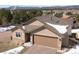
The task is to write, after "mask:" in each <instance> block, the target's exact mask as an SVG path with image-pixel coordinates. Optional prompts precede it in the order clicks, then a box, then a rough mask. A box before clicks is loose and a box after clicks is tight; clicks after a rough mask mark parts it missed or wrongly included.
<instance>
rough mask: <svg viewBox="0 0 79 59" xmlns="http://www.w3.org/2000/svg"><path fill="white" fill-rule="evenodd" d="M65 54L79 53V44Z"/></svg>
mask: <svg viewBox="0 0 79 59" xmlns="http://www.w3.org/2000/svg"><path fill="white" fill-rule="evenodd" d="M64 54H79V45H76V46H75V48H72V49H70V51H68V52H65V53H64Z"/></svg>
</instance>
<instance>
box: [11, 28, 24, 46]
mask: <svg viewBox="0 0 79 59" xmlns="http://www.w3.org/2000/svg"><path fill="white" fill-rule="evenodd" d="M16 32H20V33H21V37H16ZM12 42H13V44H15V45H22V44H23V43H24V42H25V33H24V31H23V30H21V29H17V30H15V31H14V32H13V33H12Z"/></svg>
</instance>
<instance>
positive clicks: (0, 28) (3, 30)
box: [0, 26, 15, 32]
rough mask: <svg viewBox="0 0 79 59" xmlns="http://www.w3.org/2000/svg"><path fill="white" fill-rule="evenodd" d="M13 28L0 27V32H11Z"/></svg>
mask: <svg viewBox="0 0 79 59" xmlns="http://www.w3.org/2000/svg"><path fill="white" fill-rule="evenodd" d="M13 28H15V26H8V27H0V32H5V31H7V30H11V29H13Z"/></svg>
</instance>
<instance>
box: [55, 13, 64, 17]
mask: <svg viewBox="0 0 79 59" xmlns="http://www.w3.org/2000/svg"><path fill="white" fill-rule="evenodd" d="M54 16H55V17H58V18H61V17H62V16H63V12H61V13H56V14H55V15H54Z"/></svg>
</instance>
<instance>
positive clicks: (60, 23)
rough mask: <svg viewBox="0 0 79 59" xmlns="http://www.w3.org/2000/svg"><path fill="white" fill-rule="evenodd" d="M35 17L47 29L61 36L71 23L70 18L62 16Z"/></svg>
mask: <svg viewBox="0 0 79 59" xmlns="http://www.w3.org/2000/svg"><path fill="white" fill-rule="evenodd" d="M36 19H37V20H39V21H40V22H42V23H43V24H44V25H45V27H46V28H47V29H49V30H50V31H52V32H54V33H56V34H57V35H59V36H63V35H62V34H65V33H66V31H67V27H68V26H69V25H72V23H73V19H72V18H68V19H62V18H57V17H53V16H51V15H47V16H40V17H36ZM50 24H51V25H52V26H51V25H50ZM57 27H59V28H57ZM63 29H64V30H65V31H64V30H63ZM60 30H62V32H60Z"/></svg>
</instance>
